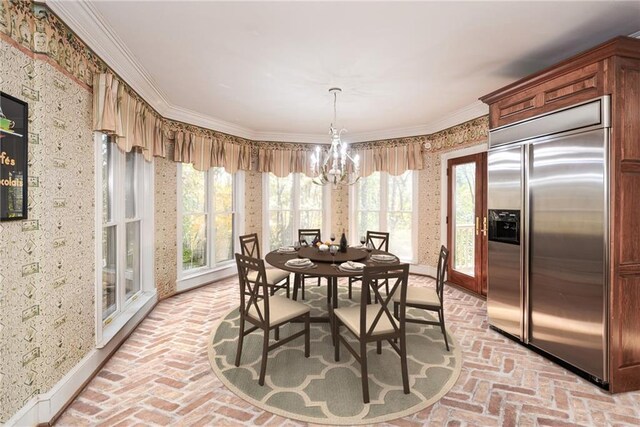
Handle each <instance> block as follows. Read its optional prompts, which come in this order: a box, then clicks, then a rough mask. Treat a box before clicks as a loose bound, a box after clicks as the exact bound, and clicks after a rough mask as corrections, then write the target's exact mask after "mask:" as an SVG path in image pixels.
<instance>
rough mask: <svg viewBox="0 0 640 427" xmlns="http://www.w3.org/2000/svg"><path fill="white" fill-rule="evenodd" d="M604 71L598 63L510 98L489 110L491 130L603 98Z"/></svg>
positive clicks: (493, 105)
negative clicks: (598, 97)
mask: <svg viewBox="0 0 640 427" xmlns="http://www.w3.org/2000/svg"><path fill="white" fill-rule="evenodd" d="M603 70H604V67H603V66H602V64H601V63H600V62H597V63H594V64H590V65H587V66H585V67H582V68H580V69H578V70H574V71H572V72H569V73H566V74H564V75H562V76H559V77H557V78H556V79H553V80H550V81H547V82H544V83H542V84H540V85H537V86H534V87H531V88H529V89H526V90H524V91H523V92H521V93H517V94H514V95H512V96H509V97H506V98H504V99H503V100H501V101H498V102H496V103H495V104H492V105H491V106H490V107H489V120H490V126H491V127H499V126H503V125H506V124H510V123H514V122H517V121H519V120H523V119H527V118H530V117H533V116H537V115H538V114H543V113H547V112H550V111H553V110H557V109H558V108H562V107H568V106H570V105H573V104H576V103H579V102H582V101H587V100H589V99H592V98H595V97H597V96H601V95H603V94H604V85H603V80H604V75H603Z"/></svg>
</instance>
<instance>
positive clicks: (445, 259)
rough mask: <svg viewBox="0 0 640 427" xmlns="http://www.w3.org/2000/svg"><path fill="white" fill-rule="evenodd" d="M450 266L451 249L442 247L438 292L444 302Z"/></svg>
mask: <svg viewBox="0 0 640 427" xmlns="http://www.w3.org/2000/svg"><path fill="white" fill-rule="evenodd" d="M448 266H449V249H447V248H446V247H445V246H444V245H442V246H441V247H440V256H439V257H438V271H437V272H436V274H437V275H436V292H437V293H438V298H440V302H442V297H443V292H444V282H445V277H446V274H447V268H448Z"/></svg>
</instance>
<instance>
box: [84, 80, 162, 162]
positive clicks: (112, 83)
mask: <svg viewBox="0 0 640 427" xmlns="http://www.w3.org/2000/svg"><path fill="white" fill-rule="evenodd" d="M93 129H94V130H95V131H100V132H103V133H105V134H107V135H109V136H111V137H113V140H114V141H115V143H116V144H117V145H118V147H120V148H121V149H122V150H124V151H125V152H129V151H131V150H132V149H133V148H134V147H139V148H140V149H141V151H142V154H143V156H144V158H145V160H147V161H150V160H151V159H152V158H153V156H164V155H166V154H165V152H166V151H165V147H164V141H163V138H162V118H161V117H160V116H159V115H157V114H156V113H155V111H153V110H151V109H150V108H149V106H148V105H147V104H146V102H144V101H142V100H140V99H139V98H138V97H136V96H135V95H133V94H132V93H130V92H129V91H128V90H127V88H126V87H125V85H123V84H122V83H121V82H120V81H119V80H118V79H116V78H115V77H114V76H113V74H109V73H103V74H97V75H95V77H94V79H93Z"/></svg>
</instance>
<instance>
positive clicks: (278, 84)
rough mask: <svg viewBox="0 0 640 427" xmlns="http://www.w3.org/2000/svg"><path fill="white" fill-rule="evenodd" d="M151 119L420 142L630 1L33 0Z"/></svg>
mask: <svg viewBox="0 0 640 427" xmlns="http://www.w3.org/2000/svg"><path fill="white" fill-rule="evenodd" d="M47 3H48V4H50V6H51V7H52V9H53V10H54V11H55V12H57V13H58V14H59V15H60V16H61V17H62V18H63V19H64V20H65V21H66V22H67V23H68V24H69V25H70V26H71V28H72V29H73V30H74V31H76V32H77V33H78V34H79V35H80V36H81V37H82V38H83V39H85V41H87V43H88V44H89V45H90V46H91V47H92V48H93V49H94V50H95V51H96V52H97V53H98V54H100V55H101V56H102V57H103V58H105V60H106V61H107V63H108V64H109V65H110V66H112V67H113V68H114V69H115V70H116V71H117V72H118V73H119V74H120V75H122V76H123V77H124V78H125V79H126V80H128V81H129V83H130V84H131V85H132V86H133V87H134V88H135V89H136V90H138V91H139V92H140V93H141V94H142V95H143V96H145V98H147V100H148V101H149V102H151V104H152V105H154V107H156V108H157V109H158V110H159V111H160V112H161V113H162V114H164V115H167V116H168V117H171V118H175V119H178V120H184V121H188V122H193V123H195V124H200V125H204V126H208V127H213V128H214V129H217V130H220V131H223V132H230V133H235V134H237V135H239V136H245V137H251V138H253V139H270V140H290V141H304V142H312V141H315V142H325V140H326V139H327V137H326V136H325V135H326V132H327V131H328V126H329V123H330V121H331V118H332V98H331V96H330V95H329V93H328V92H327V90H328V89H329V88H330V87H333V86H339V87H341V88H342V89H343V93H342V95H340V96H339V99H338V124H339V125H341V126H344V127H346V128H347V129H348V130H349V132H348V134H347V135H346V137H345V139H346V140H347V141H361V140H368V139H376V138H385V137H393V136H407V135H415V134H421V133H428V132H433V131H436V130H439V129H441V128H444V127H448V126H451V125H453V124H455V123H457V122H460V121H464V120H468V119H471V118H473V117H476V116H478V115H481V114H483V113H484V112H486V107H485V106H482V105H480V103H479V102H478V101H477V98H478V97H479V96H482V95H484V94H486V93H488V92H491V91H493V90H495V89H498V88H500V87H501V86H504V85H506V84H508V83H511V82H513V81H515V80H517V79H519V78H521V77H524V76H526V75H527V74H529V73H531V72H534V71H537V70H539V69H541V68H543V67H545V66H548V65H551V64H553V63H555V62H557V61H559V60H561V59H563V58H566V57H568V56H570V55H572V54H575V53H577V52H580V51H582V50H585V49H587V48H589V47H591V46H594V45H596V44H598V43H600V42H603V41H605V40H607V39H609V38H611V37H613V36H617V35H628V34H630V33H633V32H634V31H637V30H640V2H638V1H636V2H412V3H405V2H391V1H389V2H340V3H338V2H336V3H328V2H267V1H262V2H203V1H200V2H192V1H155V2H151V1H91V2H88V3H81V2H63V1H53V2H52V1H51V0H49V1H48V2H47Z"/></svg>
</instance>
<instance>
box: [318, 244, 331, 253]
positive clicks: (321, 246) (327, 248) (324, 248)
mask: <svg viewBox="0 0 640 427" xmlns="http://www.w3.org/2000/svg"><path fill="white" fill-rule="evenodd" d="M318 250H319V251H320V252H327V251H328V250H329V246H328V245H325V244H322V245H320V246H318Z"/></svg>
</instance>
